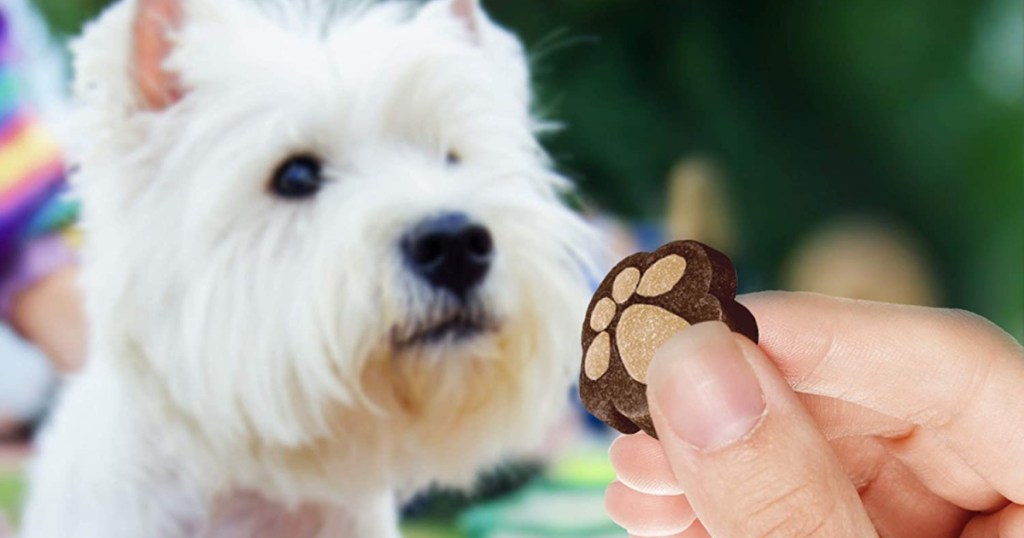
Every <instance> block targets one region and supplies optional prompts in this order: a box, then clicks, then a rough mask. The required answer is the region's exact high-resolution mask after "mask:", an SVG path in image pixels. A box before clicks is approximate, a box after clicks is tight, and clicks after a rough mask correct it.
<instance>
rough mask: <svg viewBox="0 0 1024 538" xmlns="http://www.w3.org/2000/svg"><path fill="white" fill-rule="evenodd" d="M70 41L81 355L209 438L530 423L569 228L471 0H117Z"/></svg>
mask: <svg viewBox="0 0 1024 538" xmlns="http://www.w3.org/2000/svg"><path fill="white" fill-rule="evenodd" d="M76 52H77V57H76V96H77V100H78V102H79V109H80V110H79V112H78V122H77V129H78V130H77V131H76V132H75V136H76V137H77V138H78V139H77V141H75V143H76V148H75V150H74V152H73V154H72V157H73V158H74V159H75V161H76V164H78V165H79V166H80V171H79V173H78V178H77V183H78V185H79V189H80V191H81V193H82V196H83V199H84V202H85V226H86V227H87V228H88V231H89V244H88V245H87V252H86V261H87V264H86V270H87V272H86V283H87V288H88V293H89V300H90V308H91V310H92V314H93V316H94V317H95V319H96V329H97V333H96V338H97V343H98V344H99V347H98V349H102V350H112V351H113V354H114V355H115V356H118V357H129V358H131V360H129V361H128V362H129V364H126V365H125V366H124V367H125V368H130V369H131V371H135V372H138V373H139V374H140V376H141V378H143V379H149V380H150V381H151V382H152V383H153V385H154V386H157V387H161V388H160V390H165V391H166V398H167V399H168V400H169V401H170V402H173V405H174V406H175V407H176V408H177V409H178V412H180V413H182V414H183V415H184V416H185V417H186V418H187V419H188V420H190V421H192V422H194V423H195V424H196V427H197V428H198V430H200V431H201V433H202V434H203V435H205V436H206V437H208V438H209V439H211V440H212V442H213V444H217V445H218V446H227V447H238V446H243V445H244V446H248V447H253V446H258V450H265V451H270V452H273V451H278V450H297V451H301V450H304V449H308V448H310V447H318V448H317V450H320V451H321V452H319V453H322V450H321V449H324V447H327V446H330V445H331V444H332V443H335V442H338V443H342V444H344V443H348V444H350V445H358V444H359V443H364V444H365V445H366V447H367V448H369V447H371V446H372V447H375V448H377V449H380V450H382V451H384V452H386V453H388V454H392V455H394V456H395V457H405V458H407V459H408V458H409V457H412V459H411V460H409V461H413V462H415V464H416V465H419V466H421V467H422V466H423V465H428V466H429V464H428V463H425V462H431V461H434V462H440V463H439V464H438V465H439V466H440V468H441V469H442V472H441V474H444V472H443V470H444V469H453V470H454V469H456V468H462V467H467V465H461V463H462V462H466V463H469V464H473V463H476V462H475V461H474V459H476V458H475V456H474V454H475V455H483V457H484V458H485V459H486V458H491V457H494V456H496V455H497V454H498V453H499V452H500V451H502V450H503V449H505V448H508V447H513V446H516V445H518V444H521V443H522V442H528V441H529V440H531V439H534V438H536V436H537V433H538V431H539V427H540V426H541V425H542V424H544V423H545V422H546V421H545V420H543V417H545V416H548V415H550V412H549V409H552V408H557V407H558V405H557V404H558V403H559V402H560V401H561V400H563V399H564V398H565V390H566V389H567V387H568V384H569V382H570V379H571V378H572V375H573V372H572V369H573V365H574V358H575V356H576V352H575V349H574V341H575V338H576V333H577V329H578V325H579V320H578V316H579V315H581V312H582V309H583V306H584V304H585V296H584V294H583V279H582V277H581V270H580V268H581V266H580V258H581V256H580V246H581V244H583V242H584V241H585V233H586V232H585V229H584V227H583V225H582V223H581V221H580V220H579V219H578V218H577V217H576V216H574V214H573V213H572V212H571V211H569V210H568V209H567V208H566V207H565V206H564V205H563V204H562V203H561V202H560V201H559V190H560V189H561V188H562V187H565V186H566V184H565V182H564V180H562V179H561V178H560V177H559V176H557V175H556V174H554V173H553V172H552V171H551V169H550V168H549V163H548V161H547V159H546V157H545V155H544V153H543V151H542V149H541V147H540V146H539V144H538V143H537V141H536V138H535V131H536V130H537V127H538V122H537V121H536V120H535V119H534V118H533V117H532V116H531V114H530V97H529V90H528V81H527V79H528V75H527V63H526V59H525V56H524V54H523V50H522V47H521V46H520V44H519V42H518V41H517V40H516V39H515V38H514V37H513V36H512V35H511V34H510V33H508V32H507V31H505V30H503V29H501V28H499V27H498V26H497V25H495V24H494V23H492V22H491V20H490V19H489V18H488V17H487V15H486V14H485V13H484V12H483V11H482V9H481V7H480V6H479V5H478V4H477V2H476V1H474V0H433V1H431V2H428V3H427V4H426V5H422V6H419V5H413V4H409V3H400V2H386V3H379V4H371V3H367V2H361V1H355V0H350V1H345V0H338V1H335V2H330V1H324V2H305V1H297V0H264V1H256V0H135V1H131V0H129V1H126V2H123V3H121V4H118V5H117V6H115V7H114V8H113V9H112V10H111V11H109V12H108V13H107V14H105V15H104V17H103V18H102V19H100V21H99V22H97V23H95V24H94V25H93V26H92V27H91V28H90V29H89V30H88V31H87V32H86V34H85V36H84V37H83V38H82V39H81V40H80V41H79V42H78V44H77V47H76ZM147 390H149V389H147ZM154 390H155V389H154ZM327 450H328V451H329V449H327ZM352 450H356V451H357V452H358V451H359V449H352ZM417 455H419V456H422V457H416V456H417ZM428 472H431V473H434V474H437V473H438V472H439V471H438V469H431V470H430V471H428ZM453 472H454V471H453ZM459 472H464V471H459Z"/></svg>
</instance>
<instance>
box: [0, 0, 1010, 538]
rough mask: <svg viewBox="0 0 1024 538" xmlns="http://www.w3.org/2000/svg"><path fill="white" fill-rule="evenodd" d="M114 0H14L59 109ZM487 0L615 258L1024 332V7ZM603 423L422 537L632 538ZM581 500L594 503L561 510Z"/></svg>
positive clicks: (42, 85) (39, 78) (961, 2)
mask: <svg viewBox="0 0 1024 538" xmlns="http://www.w3.org/2000/svg"><path fill="white" fill-rule="evenodd" d="M107 3H108V2H106V1H105V0H34V2H33V1H30V0H0V6H5V5H7V4H10V5H9V6H7V7H6V8H5V9H10V10H18V9H21V8H19V7H16V6H15V4H17V5H19V6H24V7H26V8H29V7H31V8H34V10H35V13H36V15H38V17H37V20H40V21H45V27H44V26H40V28H44V30H43V32H46V33H47V34H48V36H49V37H48V38H46V39H42V38H39V36H40V35H42V34H41V33H37V34H33V35H35V36H36V37H34V38H31V39H26V41H27V42H30V43H31V44H32V47H30V48H32V50H31V51H29V52H26V53H24V54H25V55H26V57H29V58H33V59H34V63H33V62H25V61H23V62H22V66H21V69H22V71H24V72H34V73H35V74H34V75H30V76H25V77H23V78H25V79H27V80H32V81H35V82H31V83H26V86H27V87H28V88H29V90H30V91H28V92H26V93H31V98H30V99H29V100H30V101H33V103H32V105H31V106H34V107H35V108H37V109H39V110H40V115H41V117H43V118H44V120H45V121H50V122H55V123H58V122H59V121H60V116H61V113H60V111H61V106H62V97H61V95H62V94H61V90H60V89H59V88H62V87H63V84H64V82H63V77H65V76H66V68H65V67H63V64H62V61H63V58H62V55H61V54H62V53H61V52H60V51H61V50H63V45H64V44H65V42H66V40H67V39H68V38H69V37H71V36H73V35H75V34H76V33H77V32H78V31H79V30H80V29H81V26H82V24H83V21H85V20H87V19H88V18H90V17H92V16H94V15H95V14H96V13H98V12H99V10H101V9H102V8H103V7H104V6H105V5H106V4H107ZM484 3H485V5H486V7H487V8H488V9H489V11H490V12H491V14H492V16H493V17H494V18H495V19H496V20H498V21H500V22H501V23H502V24H504V25H506V26H508V27H509V28H511V29H513V30H515V31H516V32H518V33H519V34H520V35H521V36H522V38H523V39H524V41H525V43H526V44H527V47H528V49H529V50H530V51H531V57H532V60H533V64H534V75H535V82H536V86H537V91H538V95H539V99H538V103H537V109H538V113H540V114H542V115H543V116H545V117H549V118H551V119H554V120H557V121H559V122H561V123H562V125H564V127H565V128H564V130H561V131H558V132H555V133H552V134H550V135H549V136H547V137H546V145H547V147H548V148H549V150H550V152H551V154H552V155H553V156H554V158H555V160H556V162H557V164H558V166H559V168H560V169H561V170H562V171H563V172H565V173H566V174H568V175H569V176H570V177H572V178H573V179H574V180H575V181H576V182H577V184H578V185H579V187H580V193H579V196H578V199H576V200H574V201H573V202H574V203H576V204H578V206H579V207H580V209H581V210H582V211H584V212H586V213H587V214H588V215H589V216H590V218H591V219H592V220H593V221H594V222H595V223H596V224H598V225H599V226H601V227H602V228H603V229H605V231H606V232H607V233H608V234H609V238H610V240H609V241H610V244H612V245H613V246H614V249H615V252H614V253H613V254H611V255H610V256H609V258H608V259H607V260H606V263H607V266H609V267H610V266H611V265H612V264H613V263H614V262H615V261H617V259H618V258H619V257H623V256H625V255H628V254H630V253H632V252H634V251H636V250H639V249H650V248H654V247H656V246H657V245H658V244H660V243H661V242H663V241H667V240H669V239H674V238H696V239H700V240H703V241H705V242H708V243H709V244H711V245H713V246H716V247H718V248H719V249H720V250H724V251H725V252H727V253H729V254H730V255H731V256H732V258H733V259H734V260H735V261H736V263H737V268H738V271H739V276H740V283H741V286H742V288H743V289H744V290H745V291H753V290H762V289H793V290H811V291H820V292H824V293H830V294H834V295H844V296H850V297H858V298H865V299H876V300H885V301H891V302H901V303H912V304H924V305H935V306H948V307H956V308H964V309H968V310H972V311H974V312H977V313H979V314H981V315H983V316H985V317H988V318H990V319H992V320H993V321H995V322H996V323H997V324H999V325H1000V326H1002V327H1003V328H1005V329H1006V330H1007V331H1008V332H1010V333H1011V334H1013V335H1014V336H1016V337H1017V338H1018V339H1021V338H1024V3H1021V2H1020V1H1019V0H958V1H953V2H934V1H932V0H901V1H899V2H892V1H889V0H856V1H848V2H821V1H818V0H787V1H769V2H754V1H739V0H732V1H723V0H647V1H644V2H635V1H628V0H485V2H484ZM19 20H23V21H24V20H26V19H24V18H22V19H19ZM22 24H23V25H24V23H22ZM47 39H49V41H47ZM54 88H57V89H54ZM3 165H4V163H3V162H2V161H0V173H2V167H3ZM2 352H3V351H0V353H2ZM2 375H3V374H2V373H0V377H2ZM581 431H586V429H585V428H584V429H583V430H581ZM594 432H595V433H592V434H582V433H581V434H580V435H581V436H584V437H587V438H588V439H589V438H593V439H597V440H596V441H593V442H589V441H588V442H583V443H579V442H576V443H573V442H566V441H564V440H563V441H560V443H561V445H560V446H564V445H566V444H569V445H572V446H576V447H579V446H584V448H582V449H580V448H576V449H574V451H570V452H571V453H572V455H571V456H569V457H567V458H563V459H559V460H558V461H557V462H556V463H554V464H550V462H549V461H548V459H546V458H539V460H543V461H548V463H549V464H548V465H545V466H541V465H537V464H535V463H530V464H526V465H516V466H513V467H511V468H510V470H509V471H504V472H499V473H497V474H496V475H495V476H491V477H489V478H487V479H484V480H482V489H481V495H482V496H483V497H484V498H486V499H489V501H488V502H486V503H484V504H479V503H476V504H473V506H474V508H472V509H471V510H469V511H468V512H467V510H466V509H467V506H469V505H470V504H469V501H468V500H467V498H466V497H465V496H461V495H445V494H438V495H433V496H430V497H428V498H425V499H421V500H420V501H418V502H417V503H414V504H413V505H412V507H411V508H410V513H411V514H412V515H413V516H417V519H418V520H426V521H428V523H424V524H423V525H420V526H414V527H410V529H412V530H410V533H422V534H415V535H422V536H461V535H470V536H498V535H500V536H598V535H602V534H601V533H604V532H607V533H610V535H616V534H615V532H614V528H613V527H608V526H607V523H606V522H605V521H604V520H603V519H602V517H601V510H600V506H598V505H595V502H597V501H596V500H595V499H600V492H601V491H602V490H603V486H604V484H606V483H607V481H608V480H609V479H610V474H609V471H608V469H607V468H606V464H605V463H604V458H603V452H602V450H603V445H602V443H603V442H605V441H606V440H607V439H608V436H607V434H606V433H600V432H599V430H597V429H595V430H594ZM542 467H543V468H545V470H544V471H541V468H542ZM0 473H2V471H0ZM538 474H543V475H544V476H543V478H541V479H540V481H539V482H538V481H537V480H538V479H537V478H536V477H537V475H538ZM3 480H4V478H3V475H2V474H0V503H3V502H4V497H3V496H4V495H6V496H7V501H6V502H7V503H8V504H9V505H10V504H12V503H14V501H13V500H12V499H14V498H15V497H16V496H17V494H18V488H19V485H18V483H17V478H16V477H15V478H8V479H7V484H8V486H7V487H6V488H7V489H6V491H7V493H6V494H5V493H4V491H5V490H4V486H3V484H4V482H3ZM523 484H529V485H528V486H527V487H526V489H525V490H524V489H522V488H521V486H522V485H523ZM509 492H515V493H513V494H512V495H511V496H510V495H509ZM524 492H525V493H524ZM595 492H596V493H595ZM574 495H577V496H578V497H574ZM495 499H497V500H495ZM566 503H568V504H566ZM566 506H568V507H574V508H572V510H575V512H573V513H578V514H584V513H586V514H590V515H591V516H592V517H591V518H589V519H588V518H587V517H577V518H575V520H574V521H559V520H558V518H557V517H554V516H552V515H551V514H548V513H546V512H549V511H552V510H553V508H552V507H556V508H559V509H561V508H565V507H566ZM584 507H586V508H584ZM456 520H457V521H458V522H459V523H458V525H456V526H453V524H452V521H456ZM591 520H592V521H591ZM501 522H505V523H504V524H502V523H501ZM581 522H588V523H587V524H590V523H592V524H593V526H591V527H581V525H582V524H583V523H581ZM503 525H504V526H503ZM456 528H458V529H459V530H457V531H456V530H454V529H456ZM499 528H500V529H502V530H501V531H500V532H497V531H494V529H499ZM595 529H604V530H601V531H600V532H599V531H598V530H595ZM411 535H412V534H411Z"/></svg>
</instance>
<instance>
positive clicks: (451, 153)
mask: <svg viewBox="0 0 1024 538" xmlns="http://www.w3.org/2000/svg"><path fill="white" fill-rule="evenodd" d="M461 162H462V154H461V153H459V152H458V150H454V149H450V150H448V154H447V155H445V163H447V164H448V166H455V165H457V164H459V163H461Z"/></svg>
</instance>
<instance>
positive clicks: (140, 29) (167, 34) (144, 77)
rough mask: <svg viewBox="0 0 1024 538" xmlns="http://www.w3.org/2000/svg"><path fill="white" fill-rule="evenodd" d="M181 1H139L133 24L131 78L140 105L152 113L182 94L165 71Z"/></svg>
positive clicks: (180, 16) (179, 18)
mask: <svg viewBox="0 0 1024 538" xmlns="http://www.w3.org/2000/svg"><path fill="white" fill-rule="evenodd" d="M183 3H184V2H183V0H138V2H137V3H136V5H135V10H136V11H135V17H134V20H133V22H132V42H133V45H134V46H133V47H132V51H133V58H132V66H131V67H132V75H133V79H134V80H133V82H134V83H135V89H136V91H138V93H139V96H140V98H141V100H142V105H143V106H144V107H145V108H146V109H148V110H152V111H158V110H163V109H165V108H167V107H169V106H171V105H173V104H174V103H176V102H178V101H179V100H180V99H181V97H182V94H183V91H182V87H181V82H180V80H179V78H178V75H177V74H176V73H173V72H171V71H168V69H167V67H166V65H165V64H166V61H167V57H168V56H169V55H170V53H171V50H172V48H173V37H174V32H175V31H176V30H178V29H179V28H180V26H181V23H182V19H183V18H184V7H183V6H182V4H183Z"/></svg>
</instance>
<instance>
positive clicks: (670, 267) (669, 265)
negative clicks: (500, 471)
mask: <svg viewBox="0 0 1024 538" xmlns="http://www.w3.org/2000/svg"><path fill="white" fill-rule="evenodd" d="M702 321H722V322H725V324H726V325H728V326H729V328H730V329H732V330H733V331H734V332H737V333H740V334H742V335H744V336H746V337H747V338H750V339H751V340H753V341H754V342H757V336H758V335H757V322H756V321H755V320H754V316H753V315H752V314H751V313H750V311H749V310H747V309H746V308H745V307H743V305H741V304H739V303H737V302H736V270H735V269H734V268H733V265H732V262H731V261H730V260H729V258H728V257H727V256H726V255H725V254H722V253H721V252H718V251H717V250H714V249H712V248H711V247H708V246H706V245H703V244H701V243H698V242H696V241H676V242H674V243H669V244H667V245H665V246H663V247H661V248H660V249H658V250H657V251H655V252H642V253H640V254H635V255H633V256H630V257H629V258H626V259H625V260H623V261H622V262H620V263H619V264H618V265H616V266H615V268H614V269H612V270H611V272H610V273H609V274H608V276H607V277H605V279H604V281H603V282H602V283H601V285H600V286H599V287H598V288H597V293H595V294H594V299H593V300H592V301H591V302H590V307H589V308H588V309H587V317H586V320H585V321H584V322H583V367H582V369H581V372H580V396H581V397H582V399H583V404H584V405H585V406H586V407H587V410H589V411H590V412H591V413H592V414H593V415H594V416H595V417H597V418H599V419H601V420H602V421H604V422H605V423H606V424H608V425H609V426H611V427H612V428H615V429H616V430H618V431H620V432H622V433H626V434H631V433H636V432H638V431H640V430H643V431H644V432H646V433H647V434H648V435H651V436H653V437H655V438H657V436H658V435H657V432H655V431H654V423H653V422H652V421H651V414H650V410H649V408H648V406H647V367H648V366H649V365H650V363H651V359H652V358H654V352H655V351H657V349H658V348H659V347H661V345H662V344H664V343H665V342H666V341H668V339H669V338H671V337H672V335H674V334H675V333H677V332H679V331H681V330H683V329H685V328H687V327H689V326H690V325H693V324H695V323H699V322H702Z"/></svg>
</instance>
